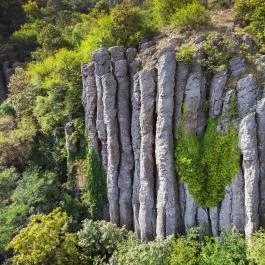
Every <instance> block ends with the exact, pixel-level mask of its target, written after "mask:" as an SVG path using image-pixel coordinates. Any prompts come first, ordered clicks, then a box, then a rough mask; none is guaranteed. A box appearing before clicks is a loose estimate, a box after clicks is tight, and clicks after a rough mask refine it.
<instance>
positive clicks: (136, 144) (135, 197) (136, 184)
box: [131, 74, 141, 237]
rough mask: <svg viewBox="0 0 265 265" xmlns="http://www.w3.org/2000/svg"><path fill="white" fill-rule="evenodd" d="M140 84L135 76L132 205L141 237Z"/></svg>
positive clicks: (133, 94)
mask: <svg viewBox="0 0 265 265" xmlns="http://www.w3.org/2000/svg"><path fill="white" fill-rule="evenodd" d="M140 98H141V95H140V84H139V76H138V74H136V75H135V76H134V82H133V91H132V98H131V102H132V125H131V135H132V148H133V154H134V176H133V194H132V206H133V223H134V229H135V231H136V233H137V235H138V236H139V237H140V224H139V208H140V201H139V192H140V146H141V134H140V108H141V102H140Z"/></svg>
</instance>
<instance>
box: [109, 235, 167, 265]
mask: <svg viewBox="0 0 265 265" xmlns="http://www.w3.org/2000/svg"><path fill="white" fill-rule="evenodd" d="M171 241H172V239H171V238H167V239H165V240H157V241H151V242H148V243H139V242H138V241H136V240H130V241H127V242H124V244H122V245H120V246H119V247H118V250H117V251H116V252H115V253H114V255H113V258H112V261H111V263H110V264H112V265H164V264H166V257H167V255H168V253H169V246H170V244H171Z"/></svg>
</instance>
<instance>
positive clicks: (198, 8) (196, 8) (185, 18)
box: [171, 2, 210, 31]
mask: <svg viewBox="0 0 265 265" xmlns="http://www.w3.org/2000/svg"><path fill="white" fill-rule="evenodd" d="M171 23H172V25H173V26H174V27H176V28H178V29H179V30H181V31H185V30H195V29H197V28H198V27H199V26H207V25H209V23H210V16H209V14H208V12H207V10H206V8H205V7H203V6H202V5H201V4H200V3H199V2H193V3H191V4H188V5H187V6H185V7H182V8H180V9H179V10H177V11H176V13H174V14H173V15H172V18H171Z"/></svg>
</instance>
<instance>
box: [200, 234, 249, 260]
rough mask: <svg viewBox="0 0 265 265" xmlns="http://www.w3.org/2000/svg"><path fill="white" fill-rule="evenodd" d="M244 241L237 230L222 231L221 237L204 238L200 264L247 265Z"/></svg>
mask: <svg viewBox="0 0 265 265" xmlns="http://www.w3.org/2000/svg"><path fill="white" fill-rule="evenodd" d="M246 249H247V248H246V242H245V239H244V237H243V236H242V235H241V234H239V233H237V232H233V233H231V232H224V233H223V235H222V238H219V237H216V238H210V239H208V240H206V242H205V244H204V246H203V248H202V252H201V260H200V265H213V264H214V265H223V264H229V265H247V264H248V262H247V254H246Z"/></svg>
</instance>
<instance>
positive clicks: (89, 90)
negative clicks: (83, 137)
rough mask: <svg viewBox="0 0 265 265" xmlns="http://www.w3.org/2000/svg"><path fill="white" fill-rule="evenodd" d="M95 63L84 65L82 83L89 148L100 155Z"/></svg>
mask: <svg viewBox="0 0 265 265" xmlns="http://www.w3.org/2000/svg"><path fill="white" fill-rule="evenodd" d="M94 71H95V67H94V63H89V64H83V66H82V82H83V94H82V102H83V106H84V110H85V123H86V128H87V132H88V141H89V146H90V148H91V150H92V151H94V152H95V153H96V154H97V155H99V150H98V136H97V128H96V116H97V86H96V80H95V73H94Z"/></svg>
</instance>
